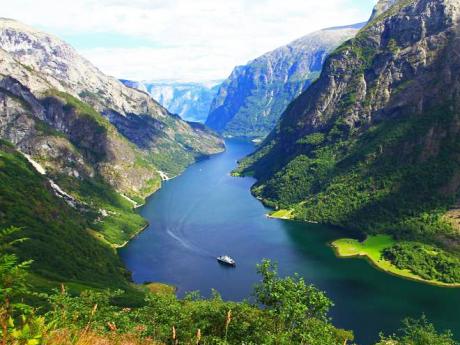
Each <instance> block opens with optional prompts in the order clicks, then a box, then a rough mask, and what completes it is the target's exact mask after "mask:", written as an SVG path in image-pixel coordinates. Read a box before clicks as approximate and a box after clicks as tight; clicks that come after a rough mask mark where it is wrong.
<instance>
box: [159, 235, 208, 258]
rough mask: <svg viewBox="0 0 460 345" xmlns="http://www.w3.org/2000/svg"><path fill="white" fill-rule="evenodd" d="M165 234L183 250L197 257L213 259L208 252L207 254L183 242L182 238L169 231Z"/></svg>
mask: <svg viewBox="0 0 460 345" xmlns="http://www.w3.org/2000/svg"><path fill="white" fill-rule="evenodd" d="M166 233H167V234H168V235H169V236H171V237H172V238H173V239H175V240H176V241H177V242H179V243H180V245H181V246H182V247H184V248H185V249H188V250H189V251H191V252H193V253H194V254H198V255H201V256H203V257H214V255H212V254H211V253H209V252H207V251H205V250H203V249H201V248H198V247H197V246H195V245H194V244H192V243H190V242H188V241H186V240H184V239H183V238H180V237H179V236H178V235H176V234H175V233H174V232H172V231H171V230H170V229H167V230H166Z"/></svg>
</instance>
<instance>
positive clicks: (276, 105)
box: [206, 24, 363, 137]
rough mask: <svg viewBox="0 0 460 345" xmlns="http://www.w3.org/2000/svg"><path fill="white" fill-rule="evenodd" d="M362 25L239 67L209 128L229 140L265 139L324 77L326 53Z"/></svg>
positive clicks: (215, 104) (323, 33)
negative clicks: (286, 111) (294, 102)
mask: <svg viewBox="0 0 460 345" xmlns="http://www.w3.org/2000/svg"><path fill="white" fill-rule="evenodd" d="M362 25H363V24H356V25H351V26H345V27H337V28H329V29H324V30H320V31H317V32H313V33H311V34H309V35H306V36H304V37H302V38H300V39H298V40H295V41H294V42H292V43H290V44H288V45H286V46H283V47H280V48H278V49H275V50H273V51H271V52H269V53H266V54H264V55H262V56H260V57H259V58H257V59H255V60H253V61H251V62H249V63H248V64H247V65H245V66H238V67H236V68H235V69H234V70H233V72H232V74H231V75H230V77H229V78H228V79H227V80H225V81H224V82H223V84H222V86H221V87H220V88H219V91H218V93H217V95H216V97H215V98H214V100H213V101H212V105H211V109H210V111H209V116H208V119H207V120H206V125H207V126H209V127H211V128H213V129H214V130H216V131H217V132H219V133H222V134H224V135H225V136H241V137H264V136H265V135H266V134H268V132H270V130H271V129H273V127H274V126H275V124H276V122H277V121H278V119H279V117H280V115H281V113H282V112H283V111H284V109H285V108H286V106H287V105H288V104H289V102H291V101H292V100H293V99H294V98H295V97H296V96H298V95H299V94H300V93H301V92H302V91H304V90H305V89H306V88H308V86H309V85H310V84H311V83H312V81H313V80H315V79H316V78H317V77H318V76H319V73H320V72H321V68H322V65H323V62H324V59H325V58H326V56H327V54H328V53H329V52H331V51H332V50H333V49H334V48H336V47H337V46H338V45H339V44H340V43H342V42H344V41H345V40H347V39H349V38H351V37H353V36H354V35H355V34H356V32H357V31H358V29H359V28H360V27H362Z"/></svg>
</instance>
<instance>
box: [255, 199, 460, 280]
mask: <svg viewBox="0 0 460 345" xmlns="http://www.w3.org/2000/svg"><path fill="white" fill-rule="evenodd" d="M256 199H258V200H259V201H261V202H262V203H264V202H263V199H262V198H258V197H256ZM293 212H294V211H293V210H284V209H281V210H277V211H276V210H274V211H272V212H269V213H266V217H267V218H270V219H280V220H286V221H295V220H296V219H295V218H294V217H293ZM277 213H279V215H277ZM298 221H300V222H302V223H308V224H324V225H328V226H335V225H333V224H328V223H320V222H316V221H308V220H298ZM367 239H369V236H368V235H367V236H366V239H365V240H364V241H362V242H360V241H359V240H355V239H351V238H350V239H348V238H347V239H345V238H341V239H337V240H334V241H332V242H330V243H328V246H329V247H331V248H332V250H333V251H334V254H335V256H336V257H337V258H338V259H352V258H357V259H364V260H366V261H367V262H368V263H369V264H370V265H371V266H372V267H374V268H375V269H377V270H379V271H381V272H384V273H386V274H390V275H392V276H395V277H398V278H402V279H406V280H411V281H414V282H417V283H422V284H427V285H431V286H436V287H441V288H449V289H458V288H460V283H443V282H439V281H433V280H427V279H424V278H422V277H419V276H417V275H415V274H414V273H412V272H410V271H408V272H406V274H404V271H403V270H400V269H399V268H397V267H396V266H395V265H393V264H392V263H391V262H389V261H386V260H385V262H387V263H388V264H389V265H391V268H389V269H388V268H386V267H383V265H382V264H379V262H378V261H377V262H376V261H375V260H374V258H372V257H371V256H369V254H368V253H365V252H364V253H361V252H360V253H356V254H342V253H340V248H339V247H338V245H337V244H336V242H337V241H341V240H342V241H343V240H353V241H356V242H358V243H360V244H362V243H364V242H365V241H366V240H367ZM392 268H394V269H393V270H392ZM398 271H401V272H398Z"/></svg>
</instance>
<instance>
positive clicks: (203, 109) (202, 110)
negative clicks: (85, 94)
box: [121, 80, 221, 122]
mask: <svg viewBox="0 0 460 345" xmlns="http://www.w3.org/2000/svg"><path fill="white" fill-rule="evenodd" d="M121 82H122V83H123V84H125V85H127V86H129V87H133V88H136V89H139V90H141V91H144V92H147V93H149V94H150V95H151V96H152V98H153V99H155V100H156V101H157V102H158V103H160V104H161V105H162V106H163V107H165V108H166V109H168V111H170V112H171V113H173V114H177V115H179V116H180V117H181V118H183V119H184V120H186V121H195V122H205V121H206V119H207V117H208V113H209V108H210V107H211V102H212V100H213V98H214V96H215V95H216V94H217V90H218V89H219V86H220V83H221V81H209V82H202V83H193V82H175V81H154V82H148V81H142V82H137V81H130V80H121Z"/></svg>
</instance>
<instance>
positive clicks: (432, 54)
mask: <svg viewBox="0 0 460 345" xmlns="http://www.w3.org/2000/svg"><path fill="white" fill-rule="evenodd" d="M385 3H387V1H382V2H381V3H379V6H378V8H381V6H382V5H385ZM459 17H460V2H458V1H457V0H436V1H435V0H410V1H405V0H400V1H396V2H395V3H394V4H392V5H391V6H390V7H389V8H388V9H387V10H386V11H385V12H383V13H381V14H380V15H377V17H374V18H373V19H372V20H371V21H370V22H369V23H368V24H367V25H366V26H365V27H364V28H363V29H362V30H361V31H360V32H359V33H358V34H357V35H356V37H355V38H354V39H352V40H350V41H348V42H346V43H344V44H343V45H341V46H340V47H339V48H338V49H336V50H335V51H334V52H333V53H331V54H330V56H329V57H328V59H327V60H326V63H325V65H324V69H323V71H322V73H321V75H320V77H319V79H318V80H317V81H316V82H315V83H313V85H312V86H311V87H310V88H309V89H308V90H307V91H306V92H304V93H303V94H301V95H300V96H299V97H298V98H296V99H295V100H294V101H293V102H292V103H291V104H290V105H289V106H288V107H287V109H286V110H285V112H284V113H283V115H282V116H281V120H280V121H279V123H278V124H277V126H276V128H275V129H274V130H273V131H272V132H271V133H270V135H269V136H268V137H267V138H266V140H265V141H264V142H263V144H262V145H261V146H260V147H259V149H258V150H257V151H256V152H255V153H254V154H252V155H251V156H250V157H248V158H247V159H245V160H243V161H242V162H241V164H240V167H239V169H238V170H237V171H236V172H235V173H236V174H238V173H243V174H251V175H254V176H255V177H256V178H257V179H258V182H257V183H256V185H254V186H253V188H252V191H253V193H254V194H255V195H257V196H258V197H259V198H261V199H263V200H264V201H265V202H266V203H267V204H268V205H271V206H273V207H275V208H288V209H290V210H292V212H293V216H294V217H295V218H297V219H302V220H308V221H316V222H324V223H331V224H336V225H339V226H342V227H345V228H347V229H356V230H360V231H364V232H366V233H368V234H372V233H382V232H383V233H390V234H393V235H394V236H395V238H396V239H399V240H401V241H408V242H407V243H406V242H404V243H403V244H401V245H400V247H398V248H395V250H396V251H398V252H399V254H398V255H399V257H398V258H394V257H393V262H396V263H397V264H398V265H400V267H402V268H410V269H411V270H413V271H415V270H419V269H422V270H424V274H426V276H427V277H428V278H429V279H434V278H435V277H436V278H437V274H438V273H440V272H441V271H442V273H445V271H446V270H448V269H452V270H456V273H455V276H456V278H455V279H457V282H458V279H459V278H460V275H459V273H460V264H459V262H460V260H459V253H460V238H459V236H458V233H459V230H460V229H459V228H458V224H459V223H458V219H457V218H458V213H459V212H458V211H459V210H458V205H459V202H458V200H459V195H460V155H459V152H460V115H459V114H460V97H459V95H460V75H459V74H458V71H459V68H460V53H459V52H460V34H459V30H458V29H459V19H460V18H459ZM414 241H415V242H417V241H418V242H419V244H418V245H421V246H422V248H425V247H424V246H423V244H427V245H435V246H439V247H441V248H442V249H443V250H444V251H443V255H445V257H448V258H449V259H446V260H444V259H442V260H443V262H442V263H437V264H434V262H436V261H437V260H441V258H444V256H442V255H441V254H439V255H438V256H436V258H434V257H433V255H431V254H429V253H437V251H432V250H428V249H427V250H425V251H423V250H420V249H417V248H418V247H417V245H416V244H415V242H414ZM420 243H422V244H420ZM389 254H391V255H393V254H394V253H393V254H392V253H389ZM398 260H399V262H398ZM416 262H417V263H416ZM416 265H418V267H416ZM447 267H448V268H447ZM453 277H454V274H452V276H451V278H446V277H443V279H447V280H446V281H448V280H449V279H453Z"/></svg>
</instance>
